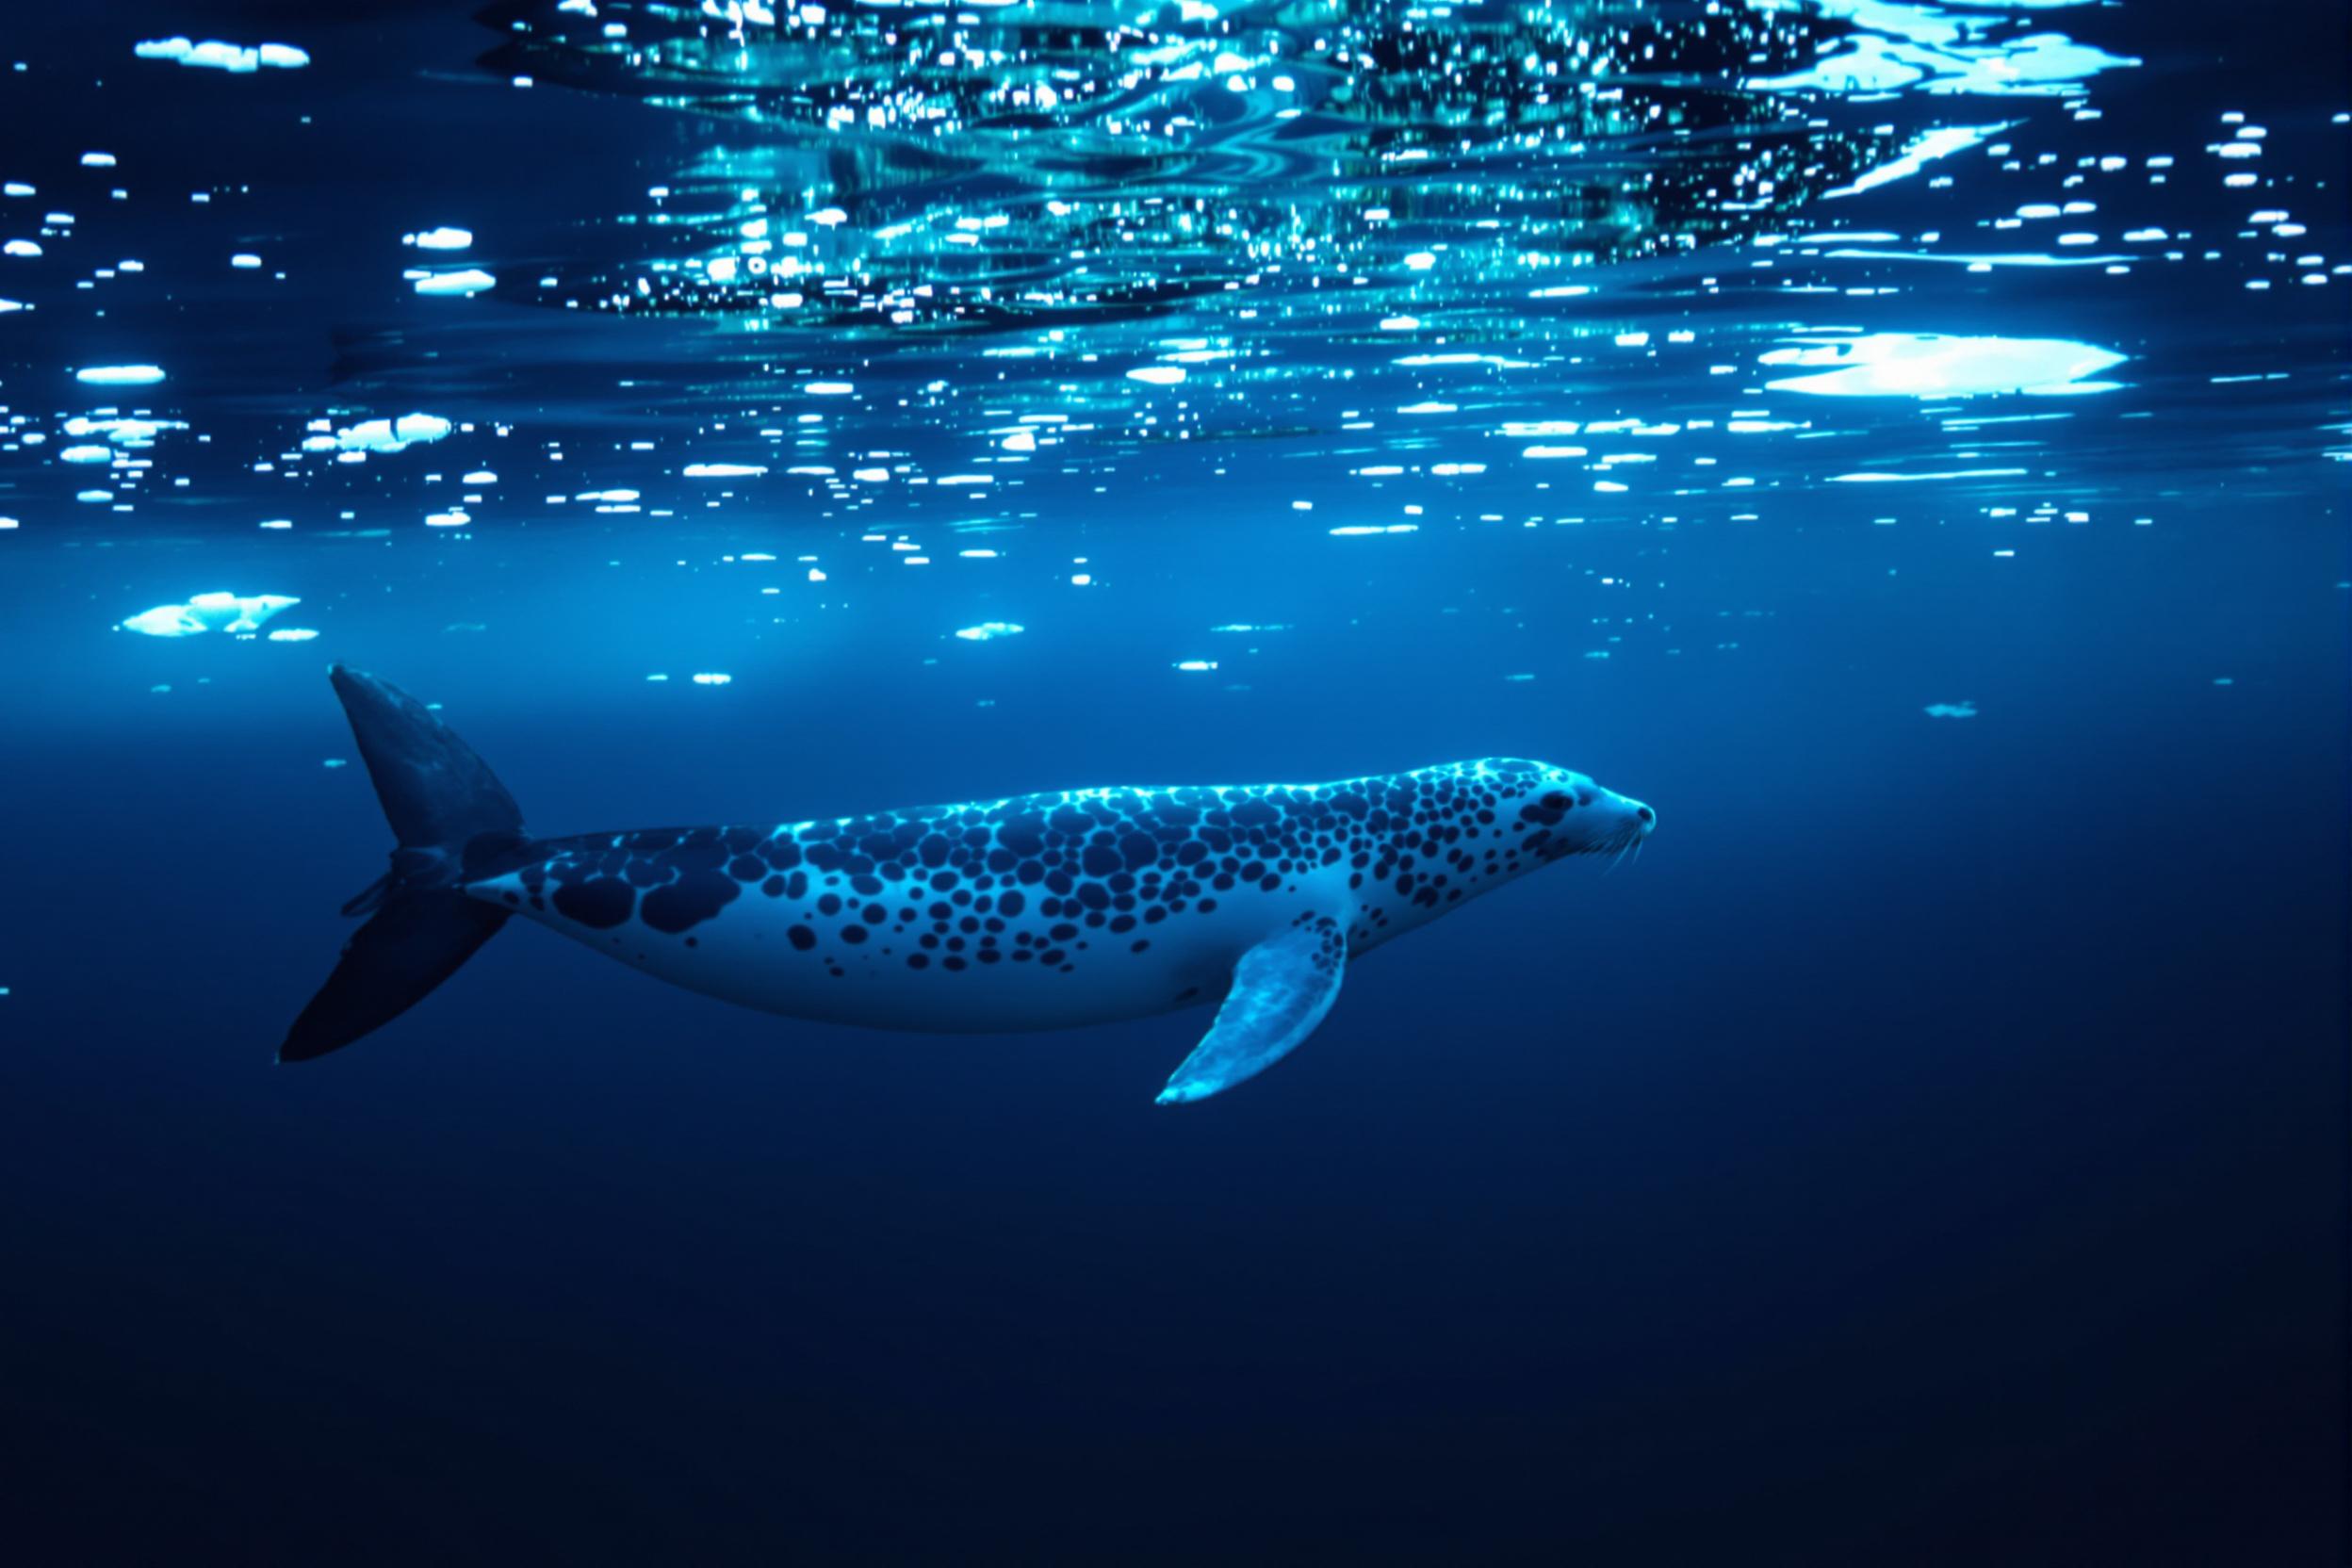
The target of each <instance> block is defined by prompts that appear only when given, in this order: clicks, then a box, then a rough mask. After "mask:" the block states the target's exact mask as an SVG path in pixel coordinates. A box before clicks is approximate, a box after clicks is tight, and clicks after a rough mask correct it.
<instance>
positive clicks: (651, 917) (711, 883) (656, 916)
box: [639, 867, 742, 936]
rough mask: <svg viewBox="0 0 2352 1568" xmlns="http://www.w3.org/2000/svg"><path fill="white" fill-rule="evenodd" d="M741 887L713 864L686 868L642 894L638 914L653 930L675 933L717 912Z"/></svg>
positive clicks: (730, 902)
mask: <svg viewBox="0 0 2352 1568" xmlns="http://www.w3.org/2000/svg"><path fill="white" fill-rule="evenodd" d="M741 891H742V888H741V886H740V885H739V884H738V883H737V882H736V881H735V879H734V878H733V877H731V876H729V875H727V873H725V872H723V871H720V870H718V869H717V868H716V867H712V868H711V869H709V870H705V871H693V872H688V873H687V874H685V875H683V876H681V877H679V878H678V880H677V881H675V882H672V883H670V884H668V885H667V886H666V887H660V888H656V889H654V890H652V891H651V892H649V893H647V894H645V904H644V907H642V908H641V909H640V910H639V918H640V919H642V920H644V922H645V923H646V924H647V925H650V926H652V927H653V928H654V929H655V930H656V931H662V932H667V933H668V934H669V935H671V936H676V935H678V933H679V932H681V931H685V930H688V929H691V928H692V927H694V926H696V925H699V924H701V923H703V922H704V921H706V920H709V919H710V918H711V916H712V915H715V914H717V913H718V912H719V911H720V910H721V909H723V908H725V907H727V905H729V904H732V903H733V902H734V901H735V899H736V896H737V895H738V894H739V893H740V892H741Z"/></svg>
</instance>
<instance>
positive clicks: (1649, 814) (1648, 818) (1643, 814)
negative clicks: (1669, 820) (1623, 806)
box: [1634, 806, 1658, 822]
mask: <svg viewBox="0 0 2352 1568" xmlns="http://www.w3.org/2000/svg"><path fill="white" fill-rule="evenodd" d="M1634 815H1635V816H1637V817H1640V818H1641V819H1642V821H1643V822H1656V821H1657V820H1658V813H1657V812H1656V811H1653V810H1651V809H1649V808H1648V807H1646V806H1644V807H1642V809H1640V810H1638V811H1636V812H1634Z"/></svg>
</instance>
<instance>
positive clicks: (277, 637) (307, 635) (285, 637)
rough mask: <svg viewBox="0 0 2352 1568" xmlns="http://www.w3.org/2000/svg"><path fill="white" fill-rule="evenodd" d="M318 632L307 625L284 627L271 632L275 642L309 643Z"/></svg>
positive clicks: (271, 638) (271, 637)
mask: <svg viewBox="0 0 2352 1568" xmlns="http://www.w3.org/2000/svg"><path fill="white" fill-rule="evenodd" d="M318 635H319V634H318V633H317V632H315V631H313V630H311V629H310V628H308V627H306V626H289V627H282V628H280V629H278V630H276V631H273V632H271V633H270V641H271V642H273V643H307V642H309V641H311V640H312V639H313V638H315V637H317V636H318Z"/></svg>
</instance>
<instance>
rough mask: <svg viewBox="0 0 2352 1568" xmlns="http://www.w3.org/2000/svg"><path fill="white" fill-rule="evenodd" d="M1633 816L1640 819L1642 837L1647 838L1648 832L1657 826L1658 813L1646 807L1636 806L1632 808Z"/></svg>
mask: <svg viewBox="0 0 2352 1568" xmlns="http://www.w3.org/2000/svg"><path fill="white" fill-rule="evenodd" d="M1633 814H1634V815H1635V816H1637V817H1639V818H1641V819H1642V837H1643V838H1645V839H1646V838H1648V837H1649V836H1650V830H1651V829H1652V828H1654V827H1656V826H1657V825H1658V813H1657V812H1656V811H1653V810H1651V809H1649V808H1648V807H1646V806H1637V807H1635V808H1634V809H1633Z"/></svg>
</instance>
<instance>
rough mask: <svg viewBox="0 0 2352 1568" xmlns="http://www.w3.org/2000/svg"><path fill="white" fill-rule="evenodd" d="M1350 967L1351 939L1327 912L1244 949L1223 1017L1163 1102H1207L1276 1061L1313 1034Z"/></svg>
mask: <svg viewBox="0 0 2352 1568" xmlns="http://www.w3.org/2000/svg"><path fill="white" fill-rule="evenodd" d="M1347 970H1348V939H1347V937H1346V936H1345V935H1344V934H1343V933H1342V932H1341V930H1340V928H1339V923H1338V922H1337V921H1335V920H1333V919H1331V917H1330V916H1329V915H1318V916H1314V917H1311V918H1309V919H1307V920H1304V921H1302V922H1300V923H1299V924H1297V925H1294V926H1292V927H1291V928H1290V929H1289V930H1287V931H1284V932H1282V934H1281V935H1279V936H1274V937H1268V938H1267V939H1266V940H1264V941H1262V942H1260V943H1259V944H1258V945H1257V946H1255V947H1253V948H1251V949H1250V951H1249V952H1247V953H1245V954H1243V955H1242V956H1241V962H1239V963H1237V964H1235V965H1234V966H1233V989H1232V990H1230V991H1228V992H1226V994H1225V1005H1223V1006H1222V1007H1220V1008H1218V1009H1217V1022H1216V1023H1215V1024H1213V1025H1212V1026H1211V1027H1210V1029H1209V1032H1208V1034H1207V1035H1206V1036H1205V1037H1202V1039H1201V1043H1200V1044H1199V1045H1197V1046H1194V1047H1193V1049H1192V1054H1191V1055H1189V1056H1186V1057H1185V1058H1184V1065H1183V1066H1182V1067H1180V1068H1178V1069H1177V1070H1176V1072H1175V1076H1173V1077H1171V1078H1169V1079H1168V1087H1166V1088H1164V1089H1162V1090H1161V1091H1160V1099H1159V1103H1161V1104H1163V1105H1180V1104H1183V1103H1184V1102H1186V1101H1189V1100H1206V1099H1207V1098H1208V1097H1209V1096H1210V1095H1213V1094H1215V1093H1217V1091H1218V1090H1219V1089H1228V1088H1231V1087H1233V1086H1234V1085H1235V1084H1238V1083H1240V1082H1241V1081H1242V1080H1243V1079H1245V1078H1254V1077H1256V1076H1257V1075H1258V1074H1259V1073H1261V1072H1264V1071H1265V1070H1266V1069H1267V1068H1269V1067H1272V1066H1273V1065H1274V1064H1275V1063H1276V1062H1278V1061H1280V1060H1281V1059H1282V1057H1283V1056H1284V1055H1285V1054H1288V1053H1289V1051H1290V1049H1291V1048H1292V1047H1293V1046H1295V1045H1297V1044H1298V1043H1299V1041H1300V1040H1303V1039H1305V1038H1306V1037H1308V1036H1309V1035H1311V1034H1313V1033H1315V1025H1316V1024H1318V1023H1320V1022H1322V1021H1323V1015H1324V1014H1325V1013H1328V1012H1330V1011H1331V1003H1332V1002H1333V1001H1334V1000H1336V999H1337V998H1338V996H1339V982H1340V980H1341V978H1342V977H1343V976H1344V975H1345V974H1346V973H1347Z"/></svg>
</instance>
